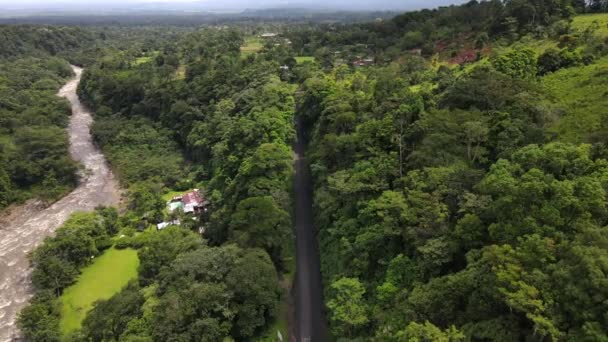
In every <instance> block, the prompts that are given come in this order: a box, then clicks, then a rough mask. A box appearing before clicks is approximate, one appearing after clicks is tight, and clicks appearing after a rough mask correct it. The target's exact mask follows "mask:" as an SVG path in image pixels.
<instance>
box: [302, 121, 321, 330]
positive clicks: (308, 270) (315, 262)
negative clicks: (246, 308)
mask: <svg viewBox="0 0 608 342" xmlns="http://www.w3.org/2000/svg"><path fill="white" fill-rule="evenodd" d="M297 131H298V137H297V141H296V143H295V145H294V152H295V172H296V174H295V181H294V193H295V226H296V284H295V297H296V298H295V299H296V300H295V303H296V306H295V318H296V327H295V332H296V340H297V341H298V342H308V341H313V342H317V341H320V342H323V341H327V340H328V332H327V323H326V320H325V312H324V305H323V286H322V283H321V269H320V261H319V248H318V243H317V237H316V231H315V229H314V226H313V219H312V179H311V175H310V168H309V165H308V162H307V161H306V157H305V149H306V143H305V138H304V137H305V134H304V128H303V125H302V123H301V122H298V124H297Z"/></svg>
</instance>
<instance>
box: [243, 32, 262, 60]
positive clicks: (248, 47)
mask: <svg viewBox="0 0 608 342" xmlns="http://www.w3.org/2000/svg"><path fill="white" fill-rule="evenodd" d="M263 47H264V44H263V43H262V40H261V39H260V38H259V37H256V36H248V37H245V43H244V44H243V46H241V54H243V55H250V54H253V53H256V52H258V51H260V50H262V48H263Z"/></svg>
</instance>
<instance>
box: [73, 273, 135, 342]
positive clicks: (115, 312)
mask: <svg viewBox="0 0 608 342" xmlns="http://www.w3.org/2000/svg"><path fill="white" fill-rule="evenodd" d="M143 303H144V297H143V296H142V294H141V293H140V289H139V286H137V284H136V283H134V282H131V283H129V285H128V286H127V287H126V288H124V289H123V290H122V291H120V292H119V293H118V294H116V295H114V296H112V297H111V298H110V299H108V300H101V301H98V302H96V303H95V304H94V306H93V309H91V311H90V312H89V313H88V314H87V316H86V318H85V319H84V321H83V322H82V333H83V335H84V336H85V338H86V340H87V341H93V342H103V341H119V340H120V338H121V336H122V334H123V333H124V332H125V331H126V330H127V325H128V323H129V322H130V321H131V320H133V319H135V318H137V317H139V316H140V315H141V314H142V312H141V307H142V305H143Z"/></svg>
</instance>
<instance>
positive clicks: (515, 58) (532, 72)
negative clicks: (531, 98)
mask: <svg viewBox="0 0 608 342" xmlns="http://www.w3.org/2000/svg"><path fill="white" fill-rule="evenodd" d="M492 65H493V66H494V68H496V70H498V71H499V72H502V73H503V74H505V75H509V76H511V77H513V78H519V79H524V80H532V79H534V78H535V77H536V74H537V72H538V67H537V64H536V54H535V53H534V51H533V50H530V49H521V50H514V51H511V52H508V53H506V54H504V55H501V56H499V57H498V58H496V59H494V60H493V61H492Z"/></svg>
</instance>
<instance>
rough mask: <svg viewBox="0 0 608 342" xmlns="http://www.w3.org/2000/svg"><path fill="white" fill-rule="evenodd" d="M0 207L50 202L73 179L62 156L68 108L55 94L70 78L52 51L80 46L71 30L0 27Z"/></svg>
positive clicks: (81, 39) (73, 172)
mask: <svg viewBox="0 0 608 342" xmlns="http://www.w3.org/2000/svg"><path fill="white" fill-rule="evenodd" d="M0 37H2V38H1V39H0V141H1V142H2V144H0V209H1V208H4V207H6V206H8V205H9V204H11V203H14V202H21V201H23V200H25V199H28V198H31V197H39V198H42V199H44V200H48V201H52V200H54V199H57V198H58V197H60V196H61V195H63V194H65V193H66V192H67V191H69V189H71V188H72V187H73V186H74V185H75V184H76V182H77V176H76V171H77V165H76V164H75V163H74V162H73V161H72V160H71V159H70V157H69V154H68V136H67V134H66V133H65V131H64V128H65V127H66V126H67V124H68V119H69V115H70V108H69V106H68V105H67V102H66V101H65V100H63V99H60V98H58V97H57V96H55V94H56V93H57V91H58V90H59V88H60V86H61V85H62V84H63V83H64V82H65V80H66V79H68V78H69V77H71V76H72V69H71V68H70V65H69V64H68V62H67V61H66V60H64V59H62V58H60V57H56V56H54V55H55V52H56V51H58V50H66V51H67V50H68V49H70V48H73V47H76V46H79V44H85V42H86V39H87V37H88V34H85V33H83V32H82V31H80V30H77V29H54V28H33V27H0Z"/></svg>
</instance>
